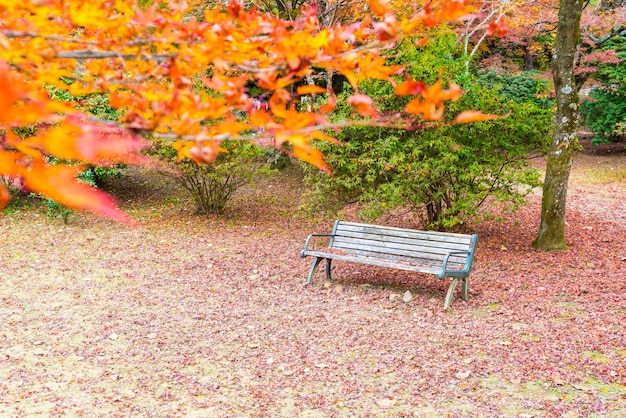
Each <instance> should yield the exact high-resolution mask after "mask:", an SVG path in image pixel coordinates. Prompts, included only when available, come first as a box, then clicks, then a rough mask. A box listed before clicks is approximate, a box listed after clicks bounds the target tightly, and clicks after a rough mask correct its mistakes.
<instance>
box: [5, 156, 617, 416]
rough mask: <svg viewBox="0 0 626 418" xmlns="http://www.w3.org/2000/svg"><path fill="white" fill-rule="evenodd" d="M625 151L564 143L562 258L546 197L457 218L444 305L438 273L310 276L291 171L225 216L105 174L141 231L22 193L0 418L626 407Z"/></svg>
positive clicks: (557, 411) (319, 226) (9, 231)
mask: <svg viewBox="0 0 626 418" xmlns="http://www.w3.org/2000/svg"><path fill="white" fill-rule="evenodd" d="M625 156H626V155H625V154H624V152H623V150H620V149H618V150H617V151H615V148H612V149H608V150H604V151H602V150H595V151H594V153H593V155H592V154H590V153H587V154H585V155H581V156H579V157H577V160H576V162H575V165H574V172H573V176H572V185H571V192H570V195H569V201H568V204H569V207H568V242H569V247H570V248H569V250H568V251H567V252H541V251H537V250H534V249H532V248H531V245H530V243H531V241H532V239H533V238H534V236H535V234H536V232H537V228H538V224H539V212H540V197H539V196H532V197H531V198H530V201H529V203H528V205H526V206H525V207H524V208H523V209H522V210H521V211H520V212H518V213H516V214H513V215H506V216H505V217H504V220H503V221H502V222H498V221H496V220H493V221H489V222H477V223H475V224H473V225H468V226H467V227H466V228H467V231H473V232H476V233H478V234H479V237H480V240H479V245H478V250H477V254H476V259H475V265H474V270H473V273H472V277H471V290H470V298H469V301H467V302H463V301H461V300H460V299H459V300H456V301H455V302H454V303H453V305H452V309H450V310H449V311H443V309H442V307H443V299H444V296H445V291H446V289H447V283H443V282H441V281H439V280H438V279H436V278H435V277H434V276H427V275H420V274H416V273H409V272H404V271H394V270H390V269H381V268H376V267H372V266H364V265H355V264H352V265H348V264H341V263H336V265H337V267H336V270H335V272H334V276H335V277H336V278H337V281H336V282H333V283H325V282H324V281H323V274H322V273H321V272H320V273H318V275H317V277H316V282H315V285H314V286H309V287H305V286H304V282H305V278H306V275H307V272H308V269H309V267H310V263H311V260H308V259H305V260H303V259H300V258H299V251H300V250H301V248H302V246H303V244H304V240H305V238H306V236H307V235H308V234H309V233H312V232H319V233H324V232H329V230H330V227H331V224H332V220H329V219H323V218H322V217H321V216H320V217H311V216H307V215H304V214H302V213H301V212H298V211H297V208H298V205H299V202H300V197H301V191H302V185H301V183H300V181H299V177H298V173H297V170H295V169H289V170H287V171H285V172H283V173H281V174H279V175H277V176H276V177H274V178H273V179H271V180H266V181H263V182H261V183H258V184H257V185H255V187H252V188H249V189H247V190H246V191H245V192H244V193H242V194H240V195H239V196H238V197H237V199H236V201H235V202H233V204H232V206H231V208H230V210H229V214H228V215H227V216H225V217H210V218H207V217H197V216H194V215H193V214H192V209H191V207H190V206H189V205H188V204H187V203H186V202H185V200H184V197H183V195H182V194H181V193H180V192H179V191H177V190H175V189H174V188H173V185H172V183H170V182H168V181H167V179H165V178H162V177H159V176H158V175H156V174H149V173H146V172H142V171H137V170H130V171H129V172H128V173H127V175H126V176H125V177H123V178H122V179H120V180H116V181H115V182H114V183H113V184H112V185H111V187H110V188H111V190H110V191H111V192H112V193H114V194H116V195H118V196H120V197H121V198H122V205H123V208H124V209H125V210H126V211H127V212H128V213H129V214H130V215H132V216H133V217H134V218H135V219H137V220H138V221H139V222H140V226H139V227H136V228H128V227H126V226H123V225H120V224H115V223H111V222H108V221H106V220H102V219H97V218H94V217H91V216H87V215H76V214H75V215H72V216H71V217H70V219H69V221H70V222H69V224H67V225H66V224H64V223H63V221H62V220H58V219H50V218H49V217H48V216H46V214H45V211H44V210H43V208H42V207H41V205H37V204H36V203H33V202H32V201H26V202H21V203H18V204H15V205H13V206H11V207H10V208H9V209H8V210H7V211H5V215H4V216H2V217H0V278H1V280H0V298H1V299H0V317H1V318H2V321H1V322H0V416H16V417H21V416H36V415H42V416H67V415H69V416H138V417H143V416H146V417H147V416H158V417H166V416H167V417H169V416H172V417H174V416H185V417H193V416H197V417H235V416H241V417H247V416H250V417H265V416H268V417H269V416H272V417H273V416H284V417H291V416H301V417H336V416H354V417H363V416H373V417H396V416H424V417H440V416H450V417H479V416H484V417H567V418H575V417H622V416H626V332H625V331H624V329H625V323H626V219H625V218H624V212H625V211H624V209H625V207H626V204H625V203H624V201H625V199H626V158H624V157H625ZM344 216H345V217H346V218H350V217H353V216H354V215H352V214H351V213H350V212H349V211H348V212H346V214H344ZM381 222H386V223H389V224H395V225H402V226H407V227H411V226H414V225H408V224H406V222H405V221H403V219H402V217H396V218H394V217H391V218H389V219H385V220H382V221H381ZM467 231H464V232H467ZM407 292H408V293H407Z"/></svg>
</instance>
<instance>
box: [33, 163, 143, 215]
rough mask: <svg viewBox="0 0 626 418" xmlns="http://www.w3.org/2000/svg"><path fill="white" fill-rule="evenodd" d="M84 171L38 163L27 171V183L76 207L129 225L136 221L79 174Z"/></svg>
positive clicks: (61, 202) (49, 196)
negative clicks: (79, 179) (79, 178)
mask: <svg viewBox="0 0 626 418" xmlns="http://www.w3.org/2000/svg"><path fill="white" fill-rule="evenodd" d="M80 172H81V168H80V167H78V166H69V165H65V164H57V165H46V164H44V163H43V162H41V161H38V162H35V163H34V164H32V166H31V167H30V168H29V170H28V171H27V172H26V173H24V184H25V186H26V188H28V190H30V191H33V192H35V193H37V194H40V195H42V196H45V197H47V198H49V199H52V200H54V201H55V202H58V203H60V204H62V205H64V206H67V207H68V208H71V209H76V210H86V211H89V212H93V213H97V214H99V215H102V216H106V217H107V218H111V219H114V220H116V221H120V222H123V223H126V224H134V222H133V221H132V219H130V218H129V217H128V216H127V215H126V214H125V213H124V212H122V211H121V210H120V209H119V208H118V207H117V206H116V204H115V200H114V199H113V198H112V197H111V196H109V195H107V194H106V193H104V192H101V191H100V190H98V189H95V188H93V187H91V186H89V185H87V184H85V183H81V182H78V181H77V180H76V177H77V176H78V174H79V173H80Z"/></svg>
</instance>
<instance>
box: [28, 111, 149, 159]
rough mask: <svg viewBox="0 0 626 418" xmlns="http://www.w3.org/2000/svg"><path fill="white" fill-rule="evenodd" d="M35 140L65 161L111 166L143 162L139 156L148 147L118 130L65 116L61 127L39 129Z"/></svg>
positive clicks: (75, 116)
mask: <svg viewBox="0 0 626 418" xmlns="http://www.w3.org/2000/svg"><path fill="white" fill-rule="evenodd" d="M68 121H71V122H74V124H70V123H68ZM35 140H36V141H37V142H38V143H39V144H41V146H42V148H43V150H45V151H46V152H48V153H50V154H51V155H54V156H56V157H57V158H60V159H64V160H74V161H82V162H86V163H90V164H94V165H100V166H110V165H112V164H114V163H116V162H125V163H129V164H140V163H143V162H145V161H146V159H145V157H142V156H141V154H140V151H141V150H142V149H143V148H145V146H146V145H147V143H146V142H145V141H142V140H139V139H138V138H136V137H135V136H133V135H131V134H129V133H128V132H127V131H125V130H123V129H121V128H118V127H115V126H106V125H101V124H95V123H90V122H86V121H84V120H82V119H81V118H80V116H77V115H73V116H72V117H68V119H67V121H66V123H64V124H61V125H59V126H55V127H52V128H50V129H47V130H41V131H40V132H39V133H38V134H37V135H36V137H35Z"/></svg>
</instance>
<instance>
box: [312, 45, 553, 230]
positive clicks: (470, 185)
mask: <svg viewBox="0 0 626 418" xmlns="http://www.w3.org/2000/svg"><path fill="white" fill-rule="evenodd" d="M452 47H453V46H451V45H450V44H446V43H445V42H440V43H439V44H435V45H433V46H431V48H434V50H429V51H427V52H428V54H427V55H428V56H429V57H430V58H429V59H428V61H430V62H435V63H442V64H443V65H448V67H446V68H445V70H444V74H445V73H449V74H450V75H451V76H452V75H454V74H460V77H459V79H458V80H457V82H463V81H464V82H465V83H464V90H465V95H464V96H463V97H462V98H461V100H459V102H457V103H451V104H449V105H448V115H449V119H452V117H453V116H454V115H456V114H458V113H459V112H461V111H464V110H469V109H473V110H481V111H483V112H485V113H495V114H499V115H503V116H502V117H501V118H499V119H497V120H494V121H488V122H479V123H473V124H467V125H443V126H440V127H438V128H429V129H418V130H415V131H402V130H390V129H382V128H372V127H359V126H355V127H351V128H348V129H345V130H343V131H342V132H341V134H340V135H339V136H338V139H340V141H341V142H342V145H334V144H327V143H320V144H319V147H320V149H321V150H322V152H324V153H325V154H326V156H327V162H328V163H329V165H330V167H331V170H332V172H333V176H325V175H323V174H321V173H320V172H319V171H318V170H315V169H306V177H305V179H306V181H307V183H308V185H309V186H310V188H309V195H310V198H311V200H310V207H311V208H315V209H321V208H330V209H334V210H337V209H339V208H341V207H342V205H344V204H345V203H347V202H361V203H364V204H365V210H364V211H363V212H362V215H363V216H364V217H367V218H376V217H377V216H379V215H381V214H382V213H383V212H385V211H387V210H389V209H393V208H398V207H405V208H407V207H408V208H410V209H411V210H412V211H413V212H414V213H416V214H417V215H419V216H420V217H421V218H422V219H423V223H424V225H425V226H427V227H428V228H434V229H449V228H452V227H453V226H455V225H457V224H460V223H463V222H464V221H465V220H467V219H468V218H470V217H474V216H477V214H478V208H479V207H480V206H481V205H482V204H483V203H484V202H485V201H486V199H487V198H488V197H490V196H493V197H495V198H497V199H498V200H500V201H502V202H504V203H506V205H505V206H508V207H509V208H511V209H515V208H516V207H517V206H518V205H519V204H520V203H521V202H523V197H524V195H525V194H526V193H527V192H528V191H529V190H530V189H532V188H534V187H537V186H539V184H540V182H539V174H538V172H537V170H535V169H533V168H532V167H531V166H530V164H529V162H528V159H527V157H528V154H529V152H532V151H535V150H538V149H542V148H544V147H545V146H546V145H547V142H548V139H549V133H550V130H551V126H552V125H551V120H552V113H551V111H550V110H549V109H546V108H544V107H542V106H539V105H538V104H537V103H536V102H535V101H534V100H529V101H521V100H520V102H517V101H515V100H512V99H509V98H507V97H506V96H505V95H503V94H501V93H500V91H499V89H492V88H489V87H488V86H486V85H484V84H481V83H479V82H475V81H474V82H472V80H471V78H468V77H469V76H467V75H466V73H465V69H464V68H463V66H462V63H461V62H460V61H459V60H455V59H454V54H453V53H451V52H449V51H448V48H452ZM437 48H441V49H442V50H440V51H439V54H440V55H441V56H443V58H437V57H438V56H439V55H438V54H437V53H436V52H437ZM394 52H395V53H397V54H398V55H397V57H398V60H399V62H400V63H406V64H407V65H409V68H408V69H409V72H411V73H413V74H416V75H417V76H419V74H420V73H422V74H423V75H428V74H426V73H427V72H428V71H430V72H431V73H435V75H434V79H436V77H437V76H438V74H439V71H438V69H437V68H436V67H435V68H433V67H432V66H429V65H428V64H427V63H425V62H424V61H423V60H422V59H419V60H417V59H416V60H415V62H419V63H420V67H419V68H416V69H414V68H413V67H412V64H411V62H410V61H409V62H406V61H405V59H406V57H407V56H408V57H411V56H415V55H417V56H416V57H415V58H417V57H419V55H420V54H419V53H418V52H419V51H417V50H415V49H413V50H409V53H408V54H404V53H403V52H404V51H402V50H400V51H394ZM417 76H416V78H417ZM430 76H431V78H432V77H433V74H430ZM421 78H426V77H421ZM361 88H362V91H364V92H366V93H368V94H370V95H372V96H373V97H375V99H376V100H377V101H378V102H379V103H382V106H381V107H383V109H384V110H386V111H389V112H393V111H398V110H400V109H401V106H403V103H402V102H401V101H400V100H398V99H397V98H389V97H388V96H386V94H388V92H389V88H388V87H386V86H384V85H383V84H381V83H376V82H373V83H367V84H366V83H364V84H363V85H362V86H361ZM343 99H345V97H344V98H343ZM350 111H351V109H350V108H349V106H347V105H346V104H345V103H342V102H340V104H339V105H338V106H337V115H336V116H337V117H345V116H346V114H347V112H350Z"/></svg>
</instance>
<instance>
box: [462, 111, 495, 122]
mask: <svg viewBox="0 0 626 418" xmlns="http://www.w3.org/2000/svg"><path fill="white" fill-rule="evenodd" d="M497 117H498V116H497V115H490V114H486V113H483V112H478V111H475V110H466V111H465V112H461V113H459V114H458V115H456V118H454V123H471V122H480V121H483V120H493V119H497Z"/></svg>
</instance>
